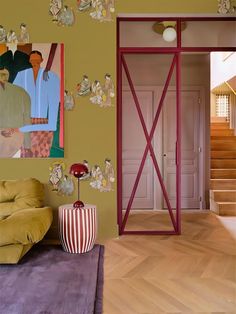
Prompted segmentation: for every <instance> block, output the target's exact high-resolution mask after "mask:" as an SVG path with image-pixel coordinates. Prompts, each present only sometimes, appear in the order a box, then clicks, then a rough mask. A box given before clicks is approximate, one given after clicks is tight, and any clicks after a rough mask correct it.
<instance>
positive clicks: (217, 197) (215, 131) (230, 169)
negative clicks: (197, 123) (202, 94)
mask: <svg viewBox="0 0 236 314" xmlns="http://www.w3.org/2000/svg"><path fill="white" fill-rule="evenodd" d="M210 210H211V211H213V212H215V213H216V214H218V215H224V216H236V136H234V130H232V129H230V128H229V122H227V121H226V119H225V118H216V117H214V118H212V120H211V183H210Z"/></svg>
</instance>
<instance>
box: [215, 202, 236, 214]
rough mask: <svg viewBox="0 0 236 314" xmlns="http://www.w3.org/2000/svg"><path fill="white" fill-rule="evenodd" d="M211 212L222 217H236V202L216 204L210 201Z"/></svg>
mask: <svg viewBox="0 0 236 314" xmlns="http://www.w3.org/2000/svg"><path fill="white" fill-rule="evenodd" d="M210 210H211V211H213V212H215V213H216V214H218V215H221V216H236V202H215V201H213V200H210Z"/></svg>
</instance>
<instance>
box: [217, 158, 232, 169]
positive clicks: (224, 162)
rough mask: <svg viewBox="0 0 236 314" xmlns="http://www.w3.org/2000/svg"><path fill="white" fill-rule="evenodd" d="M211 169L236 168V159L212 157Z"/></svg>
mask: <svg viewBox="0 0 236 314" xmlns="http://www.w3.org/2000/svg"><path fill="white" fill-rule="evenodd" d="M211 169H236V159H211Z"/></svg>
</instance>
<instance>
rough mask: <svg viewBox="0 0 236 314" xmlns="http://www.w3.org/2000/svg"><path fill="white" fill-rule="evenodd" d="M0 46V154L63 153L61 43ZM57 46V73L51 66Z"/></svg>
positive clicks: (37, 155) (5, 155)
mask: <svg viewBox="0 0 236 314" xmlns="http://www.w3.org/2000/svg"><path fill="white" fill-rule="evenodd" d="M34 47H36V48H37V50H34ZM50 47H51V48H50ZM0 48H1V49H0V51H1V52H2V54H1V55H0V69H1V71H3V72H2V75H1V77H2V79H1V85H0V93H1V97H0V117H1V118H0V129H1V132H0V157H11V158H20V157H42V158H47V157H63V155H64V153H63V152H64V149H63V146H64V144H63V125H62V124H60V121H61V120H60V118H61V117H63V111H61V107H62V108H63V102H64V98H62V97H61V92H60V89H61V87H60V85H61V84H62V81H63V71H62V67H61V66H60V61H62V60H61V57H60V55H61V49H63V46H61V45H59V46H57V44H52V45H51V44H25V45H17V44H1V47H0ZM52 48H53V49H52ZM21 49H23V50H24V51H27V53H26V52H24V51H21ZM38 49H40V50H41V51H42V53H41V51H40V50H38ZM56 49H58V53H57V59H58V60H57V62H56V64H55V66H54V67H55V68H54V70H55V71H56V72H57V73H55V72H54V71H52V70H51V67H52V66H53V64H54V63H53V60H54V57H55V52H56ZM4 51H5V52H4ZM44 55H45V57H46V58H45V61H46V62H45V61H44ZM47 55H48V57H47ZM43 61H44V66H43V67H42V66H41V65H42V63H43ZM45 64H46V66H45ZM60 79H61V80H60ZM19 95H21V98H20V96H19ZM20 102H22V104H21V103H20ZM60 103H61V106H60ZM17 139H18V140H17Z"/></svg>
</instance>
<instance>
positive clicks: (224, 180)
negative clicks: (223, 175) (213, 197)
mask: <svg viewBox="0 0 236 314" xmlns="http://www.w3.org/2000/svg"><path fill="white" fill-rule="evenodd" d="M211 180H221V181H228V180H234V181H236V179H234V178H233V179H215V178H214V179H211Z"/></svg>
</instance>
